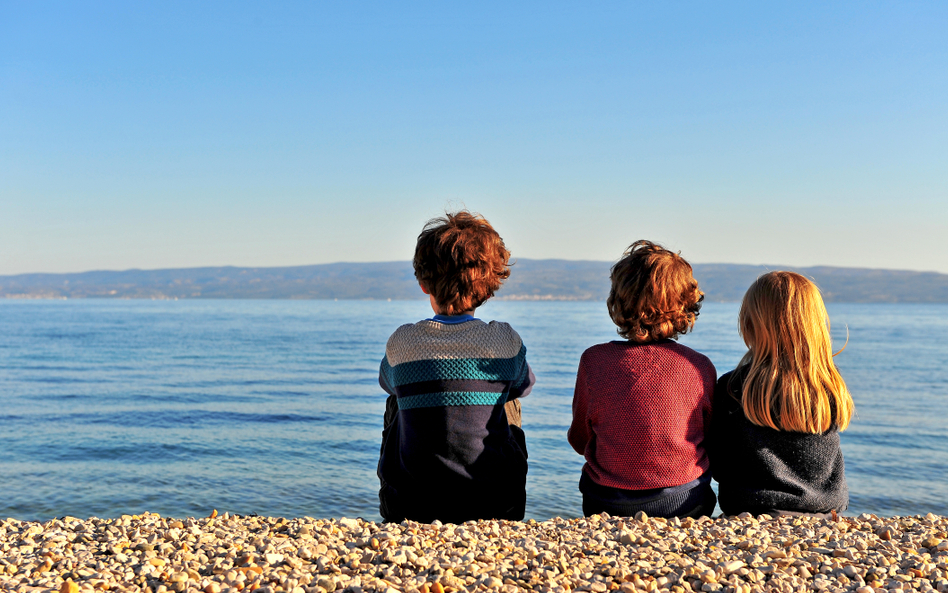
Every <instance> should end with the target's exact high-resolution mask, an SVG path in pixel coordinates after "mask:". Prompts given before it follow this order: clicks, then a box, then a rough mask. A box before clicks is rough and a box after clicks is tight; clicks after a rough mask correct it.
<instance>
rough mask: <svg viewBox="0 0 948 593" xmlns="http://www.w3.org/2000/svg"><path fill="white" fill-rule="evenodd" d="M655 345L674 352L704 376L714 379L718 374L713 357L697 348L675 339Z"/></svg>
mask: <svg viewBox="0 0 948 593" xmlns="http://www.w3.org/2000/svg"><path fill="white" fill-rule="evenodd" d="M655 346H656V347H660V348H663V349H666V350H668V351H669V352H673V353H674V354H676V355H677V356H679V357H681V359H683V360H684V361H686V362H687V363H688V364H689V365H691V366H693V367H695V368H696V369H698V371H699V372H700V373H701V374H702V376H704V377H706V378H707V377H710V378H711V380H712V381H714V380H715V379H716V378H717V376H718V372H717V369H715V368H714V363H712V362H711V359H710V358H708V357H707V356H705V355H704V354H701V353H700V352H698V351H697V350H693V349H691V348H689V347H688V346H685V345H684V344H679V343H678V342H675V341H668V342H662V343H661V344H655Z"/></svg>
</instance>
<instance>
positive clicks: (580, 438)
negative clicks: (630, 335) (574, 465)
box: [566, 355, 592, 455]
mask: <svg viewBox="0 0 948 593" xmlns="http://www.w3.org/2000/svg"><path fill="white" fill-rule="evenodd" d="M585 358H586V357H585V355H584V356H583V358H581V359H580V361H579V369H578V370H577V371H576V388H575V389H574V390H573V422H572V424H570V427H569V432H567V433H566V438H567V440H568V441H569V444H570V445H571V446H572V447H573V450H574V451H576V452H577V453H579V454H580V455H585V454H586V445H587V444H589V439H590V436H591V432H592V431H591V430H590V427H589V390H588V388H587V386H586V371H585V368H584V366H585V365H584V364H583V363H584V362H585Z"/></svg>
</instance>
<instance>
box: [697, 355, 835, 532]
mask: <svg viewBox="0 0 948 593" xmlns="http://www.w3.org/2000/svg"><path fill="white" fill-rule="evenodd" d="M745 369H746V367H744V368H738V369H736V370H734V371H731V372H730V373H726V374H725V375H723V376H722V377H721V378H720V379H718V382H717V385H716V386H715V389H714V403H713V406H712V420H711V434H710V435H709V439H708V441H707V442H708V456H709V457H710V459H711V471H712V474H713V476H714V479H715V480H717V482H718V485H719V489H718V501H719V503H720V505H721V510H722V511H724V514H726V515H737V514H740V513H742V512H745V511H747V512H749V513H752V514H755V515H757V514H761V513H773V512H775V511H791V512H799V513H829V512H831V511H844V510H846V508H847V507H848V506H849V489H848V488H847V487H846V476H845V472H844V468H843V453H842V451H841V450H840V446H839V432H838V431H837V430H836V428H830V429H829V430H828V431H826V432H825V433H823V434H809V433H800V432H789V431H778V430H773V429H771V428H767V427H764V426H757V425H756V424H753V423H751V421H750V420H748V419H747V417H745V416H744V411H743V409H742V407H741V401H740V398H741V388H742V385H743V379H744V376H745Z"/></svg>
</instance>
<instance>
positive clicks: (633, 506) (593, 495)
mask: <svg viewBox="0 0 948 593" xmlns="http://www.w3.org/2000/svg"><path fill="white" fill-rule="evenodd" d="M579 490H580V491H581V492H582V493H583V514H584V515H586V516H589V515H596V514H599V513H604V512H605V513H609V514H610V515H615V516H618V517H632V516H634V515H635V514H636V513H637V512H639V511H644V512H645V514H646V515H649V516H650V517H666V518H670V517H701V516H703V515H707V516H709V517H710V516H711V513H713V512H714V504H715V503H716V502H717V497H715V496H714V491H713V490H711V472H708V473H706V474H704V475H703V476H701V477H700V478H698V479H697V480H694V481H692V482H688V483H687V484H682V485H681V486H672V487H669V488H654V489H650V490H623V489H621V488H610V487H609V486H602V485H600V484H597V483H596V482H594V481H593V480H592V478H590V477H589V476H588V475H586V472H583V475H582V477H581V478H580V479H579Z"/></svg>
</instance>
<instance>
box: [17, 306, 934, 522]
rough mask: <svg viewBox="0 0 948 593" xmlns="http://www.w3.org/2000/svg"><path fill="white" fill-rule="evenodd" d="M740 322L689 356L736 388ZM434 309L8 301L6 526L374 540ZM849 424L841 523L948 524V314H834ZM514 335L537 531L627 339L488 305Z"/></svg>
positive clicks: (604, 321)
mask: <svg viewBox="0 0 948 593" xmlns="http://www.w3.org/2000/svg"><path fill="white" fill-rule="evenodd" d="M737 308H738V307H737V305H736V304H715V303H710V304H707V305H705V307H704V309H703V311H702V314H701V317H700V318H699V320H698V324H697V327H696V331H695V332H694V333H693V334H691V335H688V336H686V337H685V338H684V339H683V340H682V341H683V342H684V343H686V344H688V345H690V346H692V347H693V348H696V349H698V350H700V351H702V352H704V353H705V354H707V355H708V356H709V357H710V358H711V360H712V361H713V362H714V364H715V365H716V366H717V368H718V373H719V374H721V373H724V372H726V371H728V370H730V369H731V368H733V366H734V364H735V363H736V362H737V361H738V359H739V358H740V357H741V355H742V354H743V352H744V348H743V344H742V342H741V341H740V338H739V337H738V335H737V331H736V317H737ZM430 313H431V312H430V310H429V309H428V308H427V303H426V302H424V301H413V302H359V301H348V302H342V301H340V302H330V301H173V302H169V301H113V300H82V301H0V517H7V516H11V517H15V518H19V519H38V520H46V519H49V518H51V517H54V516H62V515H73V516H78V517H88V516H92V515H95V516H100V517H114V516H118V515H120V514H123V513H137V512H142V511H145V510H147V511H151V512H158V513H161V514H162V515H171V516H200V515H205V514H207V513H208V512H210V510H211V509H215V508H216V509H219V510H220V511H221V512H223V511H225V510H226V511H230V512H232V513H234V512H236V513H240V514H247V513H259V514H266V515H280V516H304V515H309V516H315V517H327V516H341V515H346V516H350V517H351V516H362V517H365V518H367V519H375V520H378V519H379V516H378V509H377V505H378V499H377V487H378V481H377V478H376V476H375V464H376V461H377V458H378V448H379V442H380V434H381V429H382V426H381V423H382V413H383V409H384V400H385V397H384V394H383V393H382V392H381V390H380V389H379V387H378V383H377V376H378V367H379V361H380V360H381V357H382V355H383V351H384V344H385V341H386V339H387V338H388V336H389V334H390V333H391V332H392V331H393V330H394V329H395V328H396V327H397V326H398V325H400V324H402V323H407V322H411V321H416V320H418V319H422V318H425V317H428V316H430ZM830 315H831V317H832V321H833V336H834V340H835V341H836V342H837V346H838V347H839V346H842V344H843V343H844V341H845V337H846V330H847V327H848V331H849V345H848V347H847V348H846V350H845V351H844V352H843V353H842V354H840V355H839V356H838V357H837V358H836V360H837V363H838V365H839V367H840V368H841V370H842V373H843V376H844V378H845V379H846V380H847V382H848V384H849V386H850V388H851V390H852V392H853V395H854V398H855V401H856V406H857V416H856V418H855V419H854V421H853V423H852V425H851V427H850V429H849V430H848V431H846V432H845V433H843V452H844V455H845V458H846V474H847V479H848V482H849V486H850V491H851V503H850V510H849V513H851V514H858V513H861V512H871V513H877V514H883V515H908V514H917V513H922V514H924V513H927V512H929V511H932V512H935V513H938V514H948V430H946V428H948V306H946V305H833V306H831V307H830ZM478 316H479V317H481V318H483V319H501V320H504V321H508V322H510V323H511V324H513V326H514V327H515V328H516V329H517V330H518V331H519V332H520V334H521V335H522V336H523V338H524V342H525V343H526V345H527V348H528V359H529V360H530V363H531V365H532V366H533V368H534V370H535V372H536V375H537V379H538V382H537V386H536V388H535V389H534V391H533V393H532V394H531V395H530V396H529V397H528V398H527V399H525V400H524V404H523V415H524V429H525V431H526V434H527V444H528V448H529V453H530V474H529V479H528V493H527V494H528V504H527V516H528V517H533V518H537V519H544V518H549V517H551V516H555V515H561V516H578V515H580V514H581V510H580V509H581V499H580V494H579V492H578V490H577V486H576V485H577V481H578V478H579V472H580V468H581V466H582V458H581V457H580V456H579V455H576V454H575V453H573V451H572V450H571V449H570V448H569V445H568V444H567V443H566V429H567V427H568V426H569V422H570V402H571V398H572V388H573V381H574V378H575V370H576V365H577V362H578V360H579V356H580V354H581V353H582V351H583V350H584V349H585V348H586V347H588V346H590V345H592V344H595V343H598V342H602V341H607V340H610V339H613V338H614V337H615V332H614V329H613V326H612V325H611V323H610V321H609V318H608V316H607V315H606V312H605V305H604V304H603V303H576V302H530V303H527V302H491V303H488V304H487V305H486V306H485V307H483V308H482V309H481V310H479V311H478Z"/></svg>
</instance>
